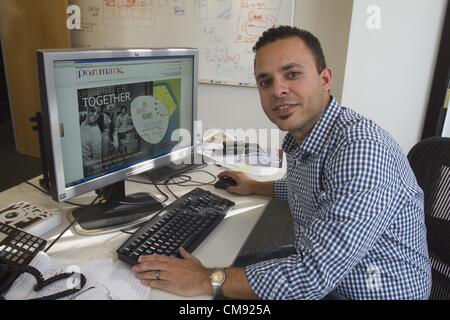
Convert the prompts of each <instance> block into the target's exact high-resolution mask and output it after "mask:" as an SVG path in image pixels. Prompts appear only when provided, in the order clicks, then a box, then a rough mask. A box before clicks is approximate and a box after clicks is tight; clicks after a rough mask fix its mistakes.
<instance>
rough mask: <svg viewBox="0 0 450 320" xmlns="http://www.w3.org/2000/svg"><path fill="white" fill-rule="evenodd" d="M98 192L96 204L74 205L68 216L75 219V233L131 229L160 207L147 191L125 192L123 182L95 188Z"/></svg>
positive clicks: (161, 206)
mask: <svg viewBox="0 0 450 320" xmlns="http://www.w3.org/2000/svg"><path fill="white" fill-rule="evenodd" d="M96 192H97V194H99V195H102V198H101V199H100V204H95V205H92V206H87V207H80V208H76V209H75V210H73V211H72V218H73V219H75V220H76V221H77V222H78V225H77V226H76V227H75V230H76V231H77V233H80V234H83V235H90V234H99V233H106V232H112V231H116V230H120V229H123V228H131V227H133V226H137V225H139V224H140V223H142V222H145V221H147V220H149V219H150V218H151V217H153V215H154V214H155V213H158V212H159V211H160V210H162V209H163V208H164V206H163V205H162V204H161V203H160V202H159V201H158V200H157V199H156V198H154V197H152V196H151V195H150V194H148V193H135V194H131V195H128V196H126V195H125V182H124V181H121V182H118V183H115V184H113V185H110V186H108V187H106V188H103V189H99V190H96Z"/></svg>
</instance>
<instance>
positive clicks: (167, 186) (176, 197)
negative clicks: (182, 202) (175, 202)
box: [164, 177, 180, 199]
mask: <svg viewBox="0 0 450 320" xmlns="http://www.w3.org/2000/svg"><path fill="white" fill-rule="evenodd" d="M171 179H173V177H170V178H168V179H166V180H165V181H164V183H168V182H169V181H170V180H171ZM165 187H166V189H167V191H169V192H170V194H171V195H173V196H174V197H175V199H180V197H178V196H177V195H176V194H175V193H173V192H172V190H170V188H169V185H168V184H165Z"/></svg>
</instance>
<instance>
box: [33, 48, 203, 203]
mask: <svg viewBox="0 0 450 320" xmlns="http://www.w3.org/2000/svg"><path fill="white" fill-rule="evenodd" d="M38 62H39V63H38V65H39V75H40V85H41V97H42V106H41V110H42V124H43V128H44V130H43V133H44V137H45V139H44V140H45V156H46V159H47V160H46V161H45V163H46V164H47V166H48V172H49V185H50V192H51V195H52V198H53V199H54V200H56V201H64V200H67V199H69V198H72V197H75V196H78V195H81V194H84V193H86V192H89V191H92V190H96V189H99V188H102V187H105V186H108V185H111V184H114V183H117V182H121V181H123V180H125V179H126V178H127V177H129V176H130V175H134V174H138V173H142V172H144V171H147V170H149V169H153V168H157V167H160V166H163V165H166V164H168V163H170V162H171V161H173V160H176V159H179V158H182V157H184V156H186V155H187V154H190V152H191V150H192V149H194V147H195V146H194V139H193V134H192V132H193V123H194V120H195V119H196V109H197V81H198V75H197V70H198V51H197V50H196V49H190V48H172V49H170V48H166V49H133V50H132V49H128V50H125V49H115V50H104V49H102V50H39V51H38ZM186 132H188V133H190V134H189V137H190V138H189V139H185V137H186Z"/></svg>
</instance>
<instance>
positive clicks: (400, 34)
mask: <svg viewBox="0 0 450 320" xmlns="http://www.w3.org/2000/svg"><path fill="white" fill-rule="evenodd" d="M446 3H447V1H446V0H433V1H429V0H395V1H392V0H355V1H354V5H353V15H352V23H351V30H350V43H349V48H348V55H347V67H346V72H345V79H344V91H343V100H342V102H343V104H344V105H346V106H348V107H350V108H352V109H354V110H356V111H358V112H360V113H362V114H363V115H365V116H367V117H369V118H371V119H372V120H374V121H375V122H377V123H378V124H379V125H381V126H382V127H384V128H385V129H387V130H388V131H389V132H390V133H391V134H392V135H393V136H394V137H395V138H396V139H397V141H398V142H399V144H400V145H401V147H402V149H403V151H404V152H405V153H407V152H408V151H409V150H410V149H411V147H412V146H413V145H414V144H415V143H417V142H418V141H419V140H420V136H421V132H422V127H423V122H424V119H425V113H426V108H427V105H428V98H429V93H430V87H431V83H432V79H433V75H434V68H435V61H436V57H437V52H438V50H439V40H440V35H441V29H442V25H443V21H444V14H445V8H446ZM370 5H377V6H379V7H380V9H381V29H380V30H369V29H368V28H367V25H366V21H367V18H368V17H369V15H368V14H367V13H366V10H367V8H368V7H369V6H370Z"/></svg>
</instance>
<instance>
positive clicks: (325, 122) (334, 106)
mask: <svg viewBox="0 0 450 320" xmlns="http://www.w3.org/2000/svg"><path fill="white" fill-rule="evenodd" d="M339 111H340V105H339V104H338V103H337V101H336V99H335V98H334V97H333V96H331V99H330V102H329V104H328V107H327V109H326V110H325V113H324V114H323V115H322V117H321V118H320V119H319V121H318V122H317V123H316V125H315V126H314V128H313V129H312V131H311V133H310V134H309V135H308V136H307V137H306V139H305V140H304V141H303V143H301V144H300V143H299V142H297V141H296V140H295V138H294V137H293V136H292V135H291V134H290V133H288V134H287V135H286V137H285V138H284V141H283V145H282V148H283V151H284V152H286V153H293V152H294V153H299V155H303V156H306V155H310V154H312V155H316V154H318V153H320V151H321V150H322V148H323V147H324V145H325V143H326V138H327V136H328V134H329V133H330V128H331V127H332V126H333V124H334V122H335V120H336V119H337V116H338V114H339Z"/></svg>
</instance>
